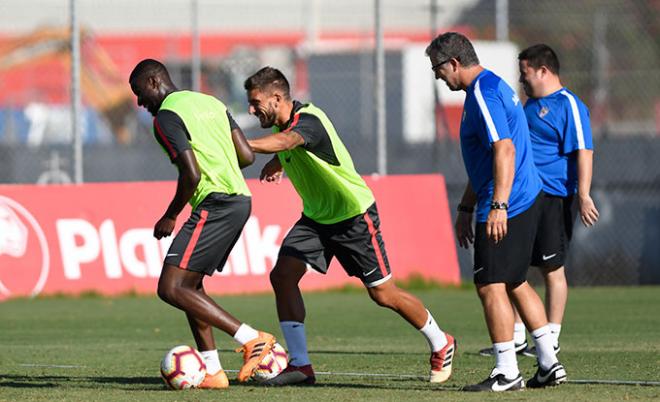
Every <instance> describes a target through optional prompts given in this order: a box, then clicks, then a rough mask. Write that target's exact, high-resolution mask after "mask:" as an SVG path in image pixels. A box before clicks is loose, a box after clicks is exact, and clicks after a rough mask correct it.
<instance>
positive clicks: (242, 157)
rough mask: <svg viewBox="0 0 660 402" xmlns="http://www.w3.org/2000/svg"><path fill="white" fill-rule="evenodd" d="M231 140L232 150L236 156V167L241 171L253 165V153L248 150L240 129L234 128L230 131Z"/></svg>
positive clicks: (248, 146)
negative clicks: (233, 149) (234, 150)
mask: <svg viewBox="0 0 660 402" xmlns="http://www.w3.org/2000/svg"><path fill="white" fill-rule="evenodd" d="M231 140H232V142H233V143H234V148H235V149H236V156H237V157H238V166H240V167H241V169H243V168H244V167H248V166H250V165H251V164H253V163H254V152H252V148H250V144H248V141H247V139H246V138H245V135H244V134H243V131H242V130H241V129H240V128H234V129H232V130H231Z"/></svg>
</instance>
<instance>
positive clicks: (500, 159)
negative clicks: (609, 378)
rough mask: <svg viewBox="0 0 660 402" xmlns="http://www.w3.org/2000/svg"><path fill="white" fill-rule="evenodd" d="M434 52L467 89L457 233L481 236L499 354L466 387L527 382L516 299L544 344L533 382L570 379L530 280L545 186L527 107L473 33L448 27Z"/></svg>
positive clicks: (438, 68) (477, 268) (477, 248)
mask: <svg viewBox="0 0 660 402" xmlns="http://www.w3.org/2000/svg"><path fill="white" fill-rule="evenodd" d="M426 54H427V55H428V56H429V58H430V61H431V68H432V70H433V72H434V73H435V78H436V79H441V80H443V81H444V82H445V83H446V84H447V86H448V87H449V89H451V90H452V91H461V90H462V91H465V93H466V96H465V103H464V105H463V114H462V117H461V129H460V141H461V150H462V153H463V160H464V163H465V168H466V170H467V174H468V177H469V183H468V185H467V186H466V188H465V192H464V194H463V198H462V200H461V203H460V205H459V207H458V210H459V213H458V217H457V219H456V235H457V237H458V242H459V245H460V246H462V247H465V248H467V247H469V245H470V244H472V243H474V282H475V284H476V287H477V292H478V294H479V298H480V299H481V303H482V305H483V309H484V314H485V318H486V325H487V326H488V331H489V333H490V338H491V341H492V342H493V349H494V352H495V353H494V354H495V357H496V364H495V368H494V369H493V370H492V371H491V374H490V375H489V376H488V378H486V379H485V380H484V381H482V382H480V383H478V384H474V385H469V386H466V387H464V390H466V391H509V390H519V389H522V388H524V387H525V381H524V380H523V378H522V376H521V374H520V372H519V370H518V363H517V360H516V353H515V349H514V342H513V322H514V316H513V309H512V305H511V301H513V302H514V303H515V305H516V307H517V308H518V311H519V312H520V315H521V317H522V318H523V321H524V322H525V324H526V326H527V328H528V329H529V330H530V332H531V333H532V337H533V338H534V343H535V345H536V349H537V351H538V362H539V368H538V370H537V372H536V374H535V375H534V376H533V377H532V378H531V379H530V380H529V381H528V382H527V385H528V386H529V387H544V386H547V385H556V384H559V383H561V382H564V381H565V380H566V371H565V370H564V367H563V366H562V365H561V363H559V362H558V361H557V357H556V355H555V352H554V350H553V341H552V336H550V329H549V327H548V320H547V317H546V314H545V310H544V308H543V303H542V302H541V299H540V298H539V296H538V295H537V294H536V292H535V291H534V289H533V288H532V287H531V286H530V285H529V284H528V283H527V280H526V277H527V269H528V267H529V264H530V260H531V256H532V247H533V243H534V238H535V235H536V228H537V223H538V222H537V221H538V210H539V205H540V200H541V196H542V194H543V193H542V191H541V187H542V183H541V179H540V177H539V173H538V171H537V170H536V167H535V166H534V160H533V158H532V149H531V142H530V136H529V129H528V127H527V121H526V119H525V113H524V111H523V107H522V105H521V103H520V100H519V99H518V96H517V95H516V93H515V91H514V90H513V89H511V87H509V85H507V84H506V82H504V80H502V79H501V78H500V77H498V76H497V75H495V74H493V72H491V71H489V70H487V69H484V68H483V67H482V66H480V65H479V59H478V57H477V55H476V52H475V51H474V47H473V46H472V43H470V41H469V40H468V39H467V38H466V37H465V36H463V35H461V34H458V33H455V32H448V33H444V34H442V35H440V36H438V37H437V38H435V39H434V40H433V41H432V42H431V44H430V45H429V46H428V47H427V49H426ZM474 215H476V225H475V228H474V230H473V227H472V222H473V220H474ZM510 300H511V301H510Z"/></svg>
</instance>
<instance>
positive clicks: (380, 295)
mask: <svg viewBox="0 0 660 402" xmlns="http://www.w3.org/2000/svg"><path fill="white" fill-rule="evenodd" d="M391 293H392V292H389V291H383V290H380V289H376V288H373V290H371V289H370V290H369V296H371V300H373V301H374V302H376V304H378V305H379V306H381V307H386V308H394V307H395V306H396V302H395V299H396V298H395V297H392V294H391Z"/></svg>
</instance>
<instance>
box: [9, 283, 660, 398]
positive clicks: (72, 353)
mask: <svg viewBox="0 0 660 402" xmlns="http://www.w3.org/2000/svg"><path fill="white" fill-rule="evenodd" d="M413 292H414V293H416V294H417V295H418V296H419V297H421V298H422V299H423V300H424V302H425V303H426V304H427V306H428V307H429V308H430V309H431V310H432V311H433V312H434V315H435V317H436V319H437V320H438V322H439V323H440V325H441V326H442V327H443V328H445V329H447V330H448V331H450V332H451V333H453V334H454V335H455V336H456V337H457V339H458V354H457V358H456V360H455V366H454V367H455V372H454V376H453V377H452V379H451V380H450V381H449V382H448V383H446V384H445V385H442V386H437V385H432V384H429V383H426V382H424V381H423V380H422V376H423V375H425V374H426V373H427V370H428V353H427V345H426V341H425V340H424V339H423V337H422V336H421V335H420V334H419V333H417V331H415V330H414V329H412V328H411V327H409V326H408V325H407V324H406V323H405V322H404V321H403V320H401V319H399V318H398V317H397V316H396V315H395V314H394V313H392V312H390V311H387V310H384V309H380V308H378V307H377V306H375V305H374V304H372V302H371V301H370V300H368V297H367V296H366V295H365V294H364V292H363V291H361V290H359V291H358V290H352V291H341V292H340V291H337V292H330V293H317V294H308V295H306V299H305V300H306V304H307V312H308V318H307V329H308V331H307V332H308V340H309V344H310V351H311V358H312V360H313V362H314V368H315V370H316V371H318V372H332V373H340V374H319V375H318V377H317V380H318V385H317V386H315V387H304V388H301V387H286V388H265V387H260V386H258V385H254V384H251V383H249V384H238V383H237V382H236V381H235V380H232V381H231V384H232V385H231V387H230V388H229V389H228V390H225V391H203V390H192V391H185V392H173V391H167V390H166V389H165V387H164V385H163V383H162V381H161V379H160V378H159V376H158V366H159V361H160V358H161V357H162V355H163V354H164V353H165V352H166V351H167V350H168V349H169V348H170V347H172V346H174V345H176V344H181V343H185V344H192V339H191V336H190V334H189V332H188V328H187V325H186V321H185V318H184V316H183V314H182V313H179V312H178V311H175V310H174V309H173V308H171V307H169V306H166V305H165V304H164V303H162V302H160V301H159V300H157V299H156V298H155V297H154V298H152V297H123V298H117V299H106V298H100V297H85V298H79V299H71V298H44V299H35V300H13V301H8V302H5V303H0V346H1V350H2V353H1V354H0V401H24V400H35V401H37V400H40V401H59V400H66V401H187V400H190V401H192V400H213V399H218V400H237V401H238V400H243V401H246V400H255V401H265V400H287V401H288V400H294V399H296V400H298V401H315V400H318V401H346V400H374V401H376V400H377V401H387V400H392V401H402V400H411V401H425V400H428V401H431V400H433V401H437V400H457V401H458V400H460V401H471V400H474V401H476V400H484V399H486V398H488V399H492V400H528V399H529V400H532V399H534V400H536V401H539V400H543V401H560V400H561V401H576V400H580V401H591V400H598V401H602V400H651V399H659V398H660V387H658V386H640V385H600V384H582V383H568V384H565V385H562V386H560V387H557V388H554V389H547V390H526V391H524V392H518V393H504V394H497V395H493V394H491V395H488V396H487V395H483V394H479V395H474V394H466V393H462V392H460V391H459V388H460V387H461V386H463V385H465V384H468V383H472V382H476V381H480V380H482V379H483V378H485V376H486V375H487V374H488V373H489V371H490V369H491V367H492V365H493V362H492V361H491V360H490V359H489V358H485V357H481V356H478V355H477V354H476V353H475V352H476V351H477V350H478V349H479V348H480V347H483V346H486V345H487V344H488V343H489V342H488V337H487V334H486V329H485V325H484V323H483V318H482V313H481V308H480V305H479V302H478V300H477V297H476V294H475V293H474V290H470V289H467V290H466V289H430V290H429V289H426V290H416V291H413ZM216 299H217V300H219V301H220V303H221V304H222V305H223V306H225V307H226V308H227V309H228V310H229V311H232V312H234V313H235V314H236V315H237V316H238V317H239V318H241V319H243V320H245V321H247V322H248V323H250V324H252V325H253V326H255V327H258V328H261V329H265V330H268V331H272V332H273V333H275V334H276V335H277V336H279V337H281V334H280V330H279V326H278V324H277V319H276V315H275V308H274V303H273V302H274V299H273V296H271V295H260V296H243V297H223V298H216ZM659 307H660V288H657V287H655V288H654V287H637V288H579V289H573V290H572V292H571V294H570V301H569V306H568V312H567V316H566V320H565V322H564V326H563V332H562V339H561V341H562V352H561V354H560V358H561V361H562V362H563V363H564V365H565V366H566V368H567V371H568V375H569V380H571V381H575V380H626V381H660V313H659V312H658V309H659ZM216 340H217V341H218V347H219V348H220V354H221V360H222V363H223V366H224V367H225V369H229V370H236V369H238V368H239V367H240V362H241V360H240V355H239V354H237V353H234V352H233V348H235V347H236V346H237V345H236V344H235V343H234V341H233V340H231V339H230V338H229V337H228V336H226V335H225V334H221V333H217V334H216ZM519 362H520V368H521V371H522V372H523V375H524V376H525V377H526V378H528V377H530V376H531V375H532V374H533V373H534V371H535V367H534V361H533V360H532V359H530V358H522V357H521V358H519ZM341 373H344V374H341ZM345 373H355V374H354V375H346V374H345ZM368 374H392V376H385V377H378V376H369V375H368ZM235 376H236V374H235V372H233V373H230V378H235Z"/></svg>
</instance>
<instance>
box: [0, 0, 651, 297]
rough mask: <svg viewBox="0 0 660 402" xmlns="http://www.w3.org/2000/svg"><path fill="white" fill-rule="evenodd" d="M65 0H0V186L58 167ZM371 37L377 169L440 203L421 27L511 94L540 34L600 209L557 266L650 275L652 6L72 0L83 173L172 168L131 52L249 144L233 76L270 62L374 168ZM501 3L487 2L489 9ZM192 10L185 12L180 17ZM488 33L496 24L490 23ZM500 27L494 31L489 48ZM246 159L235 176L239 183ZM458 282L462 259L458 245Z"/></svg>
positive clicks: (455, 184)
mask: <svg viewBox="0 0 660 402" xmlns="http://www.w3.org/2000/svg"><path fill="white" fill-rule="evenodd" d="M71 1H74V0H69V1H63V0H22V1H19V0H5V1H3V2H2V3H1V4H0V86H1V87H2V88H3V91H1V92H0V182H1V183H36V182H40V183H61V182H67V181H70V180H71V179H72V178H73V177H74V174H73V167H74V161H73V155H74V153H73V146H72V134H71V132H72V131H71V118H70V108H69V102H70V97H71V95H70V91H71V80H70V73H69V68H70V58H69V49H70V47H69V38H70V33H69V30H68V24H69V18H70V5H71V4H72V3H71ZM378 4H380V7H382V16H383V18H382V23H383V30H384V33H385V39H384V45H385V50H386V57H385V60H386V61H385V66H386V69H385V83H386V86H385V88H386V90H385V98H386V108H385V112H386V127H387V153H386V157H387V158H386V160H387V170H388V173H390V174H401V173H438V172H439V173H442V174H444V175H445V177H446V181H447V185H448V191H449V197H450V205H452V206H455V205H456V204H457V202H458V200H459V198H460V195H461V193H462V190H463V187H464V184H465V181H466V175H465V171H464V168H463V164H462V160H461V156H460V150H459V146H458V142H457V131H458V125H459V121H460V113H461V106H462V97H463V94H462V93H450V92H449V91H447V90H446V88H444V85H439V86H438V87H437V88H438V89H437V90H434V89H433V77H432V74H431V71H430V69H429V64H428V59H426V58H425V56H424V48H425V46H426V44H427V43H428V41H429V40H430V39H431V35H432V32H443V31H446V30H456V31H459V32H463V33H465V34H466V35H468V36H469V37H470V38H471V39H472V40H474V41H475V45H476V47H477V52H478V53H479V56H480V58H481V59H482V64H484V66H486V67H487V68H491V69H493V70H494V71H496V72H497V73H498V74H500V75H501V76H503V77H504V78H505V79H506V80H507V81H508V82H509V83H510V84H511V85H513V86H516V87H517V82H516V81H517V61H516V56H517V52H518V51H519V50H521V49H522V48H524V47H527V46H529V45H532V44H535V43H540V42H544V43H547V44H549V45H550V46H552V47H553V48H554V49H555V50H556V51H557V53H558V54H559V57H560V60H561V65H562V67H561V71H562V80H563V82H564V84H565V85H566V86H567V87H569V88H570V89H571V90H573V91H574V92H575V93H577V94H578V96H580V98H581V99H583V100H584V101H585V103H587V104H588V105H589V106H590V110H591V118H592V126H593V129H594V141H595V146H596V153H595V169H594V172H595V174H594V182H593V195H594V198H595V200H596V203H597V205H598V207H599V208H600V210H601V220H600V222H599V223H598V224H597V226H596V227H595V228H593V229H585V228H582V227H581V226H580V225H578V229H577V230H576V233H575V239H574V243H573V249H572V252H571V257H570V260H569V264H568V267H569V268H568V273H569V280H571V281H572V283H574V284H601V283H612V284H635V283H658V282H660V262H658V261H660V248H659V247H656V246H655V245H656V244H657V243H658V242H660V162H658V159H657V158H656V157H655V155H657V154H658V153H659V152H660V133H659V131H660V130H659V127H660V88H659V86H660V67H659V66H660V63H659V61H660V49H659V47H658V41H657V38H658V37H660V35H659V32H658V29H659V28H658V24H657V21H658V20H660V18H658V17H659V15H658V14H659V13H660V7H659V6H658V4H657V2H651V1H641V0H631V1H626V2H623V1H613V0H610V1H597V0H590V1H580V2H575V1H568V0H554V1H547V0H546V1H536V2H529V1H523V0H490V1H478V0H468V1H459V0H451V1H442V2H440V1H437V0H409V1H405V2H401V1H396V0H382V1H380V2H377V1H375V0H374V1H371V0H370V1H367V0H364V1H349V0H335V1H332V2H327V1H320V0H308V1H305V0H286V1H279V2H276V3H274V2H270V1H266V0H247V1H240V2H239V1H220V0H190V1H179V0H161V1H155V0H151V1H143V2H140V3H135V2H130V1H128V0H118V1H113V2H99V1H92V0H77V5H78V10H79V16H80V24H81V27H82V32H81V57H82V64H81V67H82V69H81V87H82V96H83V105H84V111H83V113H82V114H83V130H82V131H83V142H84V152H83V154H84V160H83V172H84V174H83V175H84V179H85V181H127V180H128V181H135V180H171V179H174V178H175V177H176V169H174V168H173V167H172V166H171V165H170V164H169V162H168V160H167V159H166V158H165V157H164V155H163V153H162V151H161V150H160V149H159V147H158V146H157V145H156V143H155V142H154V140H153V138H152V134H151V124H152V122H151V116H149V115H148V114H147V113H146V112H145V111H143V110H138V108H137V107H136V106H135V100H134V98H133V96H132V94H131V92H130V88H129V87H128V85H127V78H128V74H129V73H130V71H131V69H132V67H133V66H134V65H135V63H137V62H138V61H139V60H141V59H143V58H147V57H151V58H157V59H160V60H162V61H163V62H164V63H165V64H166V65H167V66H168V68H169V70H170V72H171V74H172V76H173V79H174V82H175V83H176V84H177V85H178V86H179V88H182V89H183V88H192V87H193V81H192V77H193V75H194V74H193V72H194V71H193V70H194V69H195V68H196V67H195V66H196V65H197V64H196V63H194V62H193V60H192V57H193V55H194V51H195V46H193V39H194V38H195V37H196V35H195V34H196V33H197V34H198V36H199V49H200V54H201V59H200V63H199V65H200V66H201V75H200V88H201V90H202V91H203V92H207V93H211V94H213V95H215V96H217V97H219V98H220V99H222V100H223V101H224V102H225V103H226V104H227V105H228V107H229V109H230V110H231V111H232V114H233V115H234V117H235V118H236V120H237V122H238V123H239V125H240V126H241V127H242V128H243V129H244V131H245V132H246V134H247V135H248V136H250V137H254V136H258V135H262V134H263V133H264V131H263V130H261V129H260V128H259V127H258V124H257V120H256V119H255V118H254V117H252V116H249V115H248V114H247V104H246V99H245V93H244V90H243V80H244V79H245V78H246V77H247V76H248V75H250V74H251V73H253V72H254V71H256V70H257V69H259V68H260V67H262V66H264V65H273V66H276V67H278V68H280V69H281V70H282V71H283V72H284V73H285V74H286V75H287V76H288V78H289V79H290V81H291V84H292V87H293V94H294V97H296V98H297V99H300V100H304V101H312V102H314V103H315V104H316V105H318V106H320V107H321V108H323V109H324V110H325V111H326V112H327V114H328V115H329V116H330V117H331V119H332V120H333V122H334V124H335V126H336V128H337V131H338V132H339V134H340V135H341V136H342V139H343V140H344V142H345V143H346V145H347V147H348V148H349V150H350V151H351V153H352V155H353V158H354V160H355V163H356V166H357V168H358V170H359V171H360V172H361V173H363V174H369V173H373V172H375V171H376V170H377V167H378V158H377V152H376V150H377V148H378V146H377V145H378V136H377V130H376V127H377V125H376V112H377V109H376V105H377V103H376V102H375V97H374V96H375V86H376V75H377V74H376V63H375V61H374V46H375V41H374V17H375V10H376V6H377V5H378ZM502 6H504V7H502ZM195 16H197V17H196V18H195ZM498 33H499V34H498ZM503 33H504V35H505V36H506V35H507V33H508V38H509V41H496V38H497V36H498V35H499V37H500V38H501V36H502V35H503ZM263 160H264V159H263V158H259V159H258V160H257V162H256V163H255V165H253V166H252V167H250V168H248V169H247V170H246V176H248V177H256V176H257V175H258V173H259V170H260V167H261V165H262V164H263ZM459 257H460V260H461V266H462V268H463V269H464V273H465V274H466V277H469V271H470V268H471V262H470V261H471V256H470V254H469V252H464V251H461V252H460V253H459Z"/></svg>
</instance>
